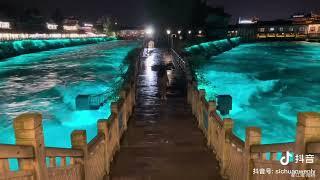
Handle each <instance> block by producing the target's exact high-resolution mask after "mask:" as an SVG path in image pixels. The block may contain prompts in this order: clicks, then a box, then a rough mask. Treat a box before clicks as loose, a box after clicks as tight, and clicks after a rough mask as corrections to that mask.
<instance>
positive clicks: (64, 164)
mask: <svg viewBox="0 0 320 180" xmlns="http://www.w3.org/2000/svg"><path fill="white" fill-rule="evenodd" d="M66 166H67V158H66V157H61V161H60V167H66Z"/></svg>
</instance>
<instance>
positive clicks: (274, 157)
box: [270, 152, 278, 161]
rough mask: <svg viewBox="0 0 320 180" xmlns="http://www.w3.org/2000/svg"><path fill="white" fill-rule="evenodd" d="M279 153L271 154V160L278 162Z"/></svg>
mask: <svg viewBox="0 0 320 180" xmlns="http://www.w3.org/2000/svg"><path fill="white" fill-rule="evenodd" d="M277 154H278V153H277V152H270V160H271V161H276V160H277Z"/></svg>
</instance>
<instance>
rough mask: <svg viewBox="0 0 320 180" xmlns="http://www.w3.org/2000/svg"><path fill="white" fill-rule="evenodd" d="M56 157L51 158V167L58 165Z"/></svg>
mask: <svg viewBox="0 0 320 180" xmlns="http://www.w3.org/2000/svg"><path fill="white" fill-rule="evenodd" d="M56 166H57V164H56V158H55V157H50V158H49V167H56Z"/></svg>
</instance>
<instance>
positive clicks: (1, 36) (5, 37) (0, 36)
mask: <svg viewBox="0 0 320 180" xmlns="http://www.w3.org/2000/svg"><path fill="white" fill-rule="evenodd" d="M95 37H106V35H105V34H93V33H92V34H76V33H72V34H58V33H55V34H25V33H19V34H18V33H0V41H14V40H27V39H30V40H32V39H73V38H95Z"/></svg>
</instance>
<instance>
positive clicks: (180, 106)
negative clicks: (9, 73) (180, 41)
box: [110, 49, 222, 180]
mask: <svg viewBox="0 0 320 180" xmlns="http://www.w3.org/2000/svg"><path fill="white" fill-rule="evenodd" d="M171 59H172V57H171V55H169V54H168V53H167V52H166V51H165V50H160V49H155V50H153V52H152V53H151V54H150V56H148V57H145V58H142V59H141V68H140V72H139V75H138V78H137V104H136V107H135V109H134V114H133V116H132V117H131V119H130V121H129V124H128V130H127V132H126V133H125V135H124V137H123V139H122V141H121V149H120V152H119V153H118V154H117V155H116V157H115V159H114V162H113V164H112V167H111V175H110V179H113V180H120V179H121V180H125V179H130V180H131V179H132V180H140V179H141V180H154V179H155V180H162V179H163V180H165V179H172V180H180V179H181V180H189V179H190V180H192V179H194V180H202V179H203V180H207V179H211V180H219V179H222V178H221V177H220V175H219V168H218V162H217V160H216V159H215V155H214V154H213V153H212V151H211V150H209V149H208V148H207V147H206V142H205V137H204V136H203V134H202V132H201V131H200V130H199V129H198V128H197V124H196V120H195V118H194V117H193V115H192V111H191V107H190V106H189V105H188V104H187V98H186V96H187V95H186V94H187V92H186V81H185V79H184V77H183V75H182V73H181V72H179V71H175V70H167V73H168V77H169V81H170V85H169V86H168V92H167V98H168V99H167V100H166V101H161V100H160V94H159V93H160V92H159V90H160V87H159V85H158V83H157V81H158V75H157V74H158V70H159V68H158V67H159V66H161V65H168V64H170V63H172V62H171Z"/></svg>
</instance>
